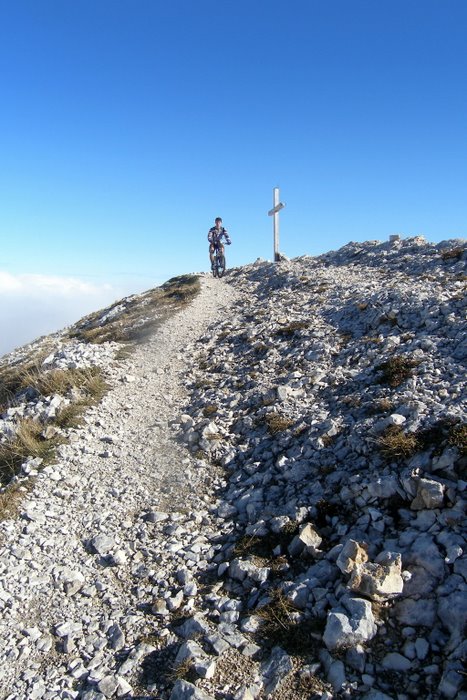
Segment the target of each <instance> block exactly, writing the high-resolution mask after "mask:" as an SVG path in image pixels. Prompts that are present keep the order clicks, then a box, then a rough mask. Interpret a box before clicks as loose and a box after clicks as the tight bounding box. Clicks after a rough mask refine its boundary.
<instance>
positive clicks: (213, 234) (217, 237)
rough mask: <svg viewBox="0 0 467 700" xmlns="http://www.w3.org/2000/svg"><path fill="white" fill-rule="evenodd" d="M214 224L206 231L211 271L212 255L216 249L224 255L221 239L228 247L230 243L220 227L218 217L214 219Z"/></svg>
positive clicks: (220, 221)
mask: <svg viewBox="0 0 467 700" xmlns="http://www.w3.org/2000/svg"><path fill="white" fill-rule="evenodd" d="M214 224H215V225H214V226H213V227H212V228H210V229H209V231H208V241H209V259H210V260H211V269H212V268H213V267H214V254H215V252H216V248H219V251H220V253H221V254H222V255H224V245H223V243H222V239H223V238H225V242H226V243H227V245H230V244H231V242H232V241H231V240H230V238H229V234H228V233H227V230H226V229H225V228H224V227H223V226H222V219H221V217H220V216H218V217H217V218H216V219H215V221H214Z"/></svg>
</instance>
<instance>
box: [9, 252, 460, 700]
mask: <svg viewBox="0 0 467 700" xmlns="http://www.w3.org/2000/svg"><path fill="white" fill-rule="evenodd" d="M465 261H466V253H465V246H464V244H463V243H462V242H461V241H448V242H445V243H442V244H439V245H438V246H433V245H430V244H427V243H426V242H425V241H424V240H423V239H421V238H416V239H408V240H404V241H392V242H391V243H386V244H380V243H377V242H369V243H365V244H349V245H348V246H345V247H344V248H342V249H341V250H339V251H337V252H332V253H329V254H327V255H324V256H320V257H319V258H310V257H302V258H298V259H295V260H292V261H282V262H281V263H276V264H270V263H265V262H261V261H257V263H255V264H253V265H250V266H247V267H243V268H240V269H237V270H232V271H230V272H229V274H228V275H227V276H226V277H225V278H224V279H223V280H210V279H209V278H202V280H201V292H200V294H199V295H198V296H197V297H196V298H195V299H194V300H193V301H191V303H190V306H188V307H186V308H185V309H183V310H182V311H180V312H178V314H177V315H176V316H175V317H173V318H169V319H167V320H166V321H165V323H164V324H163V325H162V326H161V327H160V328H159V329H158V330H157V331H156V332H155V333H154V334H153V335H152V337H151V339H150V341H149V343H147V344H145V345H142V346H140V347H138V349H137V350H136V351H135V353H134V354H133V355H132V356H131V357H130V358H129V359H127V360H125V361H120V362H119V363H117V364H115V365H113V366H112V365H110V364H109V360H108V358H109V357H110V356H112V354H113V353H114V352H115V349H116V347H118V344H117V343H114V344H112V343H104V344H103V345H99V346H89V345H85V343H84V341H85V340H86V339H85V338H83V337H81V338H80V339H78V340H75V345H74V346H73V351H74V352H77V349H76V348H77V347H78V348H80V350H79V352H81V353H85V352H87V353H89V356H90V358H92V357H94V358H95V359H89V360H88V362H89V363H91V364H93V363H98V362H99V361H100V359H99V358H102V357H104V361H103V363H102V362H101V364H103V365H104V367H105V368H106V369H105V371H106V373H107V374H106V380H107V382H108V383H110V385H111V389H110V391H109V393H108V394H107V395H106V396H105V397H104V399H103V400H102V403H101V404H99V405H98V406H97V407H94V408H92V409H90V411H89V412H88V413H87V414H86V423H85V425H84V426H83V427H81V428H79V429H76V428H75V429H72V430H69V431H68V437H69V438H71V440H70V441H69V442H68V444H65V445H61V446H60V447H59V448H58V450H59V461H58V462H57V463H55V464H52V465H50V466H47V467H45V469H42V470H41V469H40V466H41V465H40V464H39V463H38V460H36V462H34V463H31V461H30V460H29V462H28V461H27V462H26V464H25V465H23V473H24V470H26V472H29V473H30V474H31V473H32V474H33V475H34V474H35V472H36V471H37V472H38V473H37V476H36V481H35V486H34V489H33V490H32V491H30V492H29V493H28V494H27V497H26V500H24V501H23V502H22V504H21V505H20V506H19V511H20V515H19V517H18V518H17V519H15V520H5V521H4V522H3V523H2V524H1V527H0V537H1V538H2V541H3V546H2V548H1V550H0V574H1V579H2V583H1V584H0V608H2V621H1V623H0V626H1V628H2V629H1V632H2V633H1V635H0V638H1V639H2V642H1V646H0V655H1V659H2V664H1V671H0V679H1V680H0V683H2V684H3V685H2V686H1V687H2V689H3V693H4V695H3V697H5V698H11V700H13V698H24V697H27V698H50V699H51V698H87V699H91V698H104V697H133V698H144V697H159V698H171V700H180V699H182V698H200V700H202V699H204V700H207V699H209V698H215V699H216V700H220V699H222V698H225V699H226V700H227V699H229V698H235V699H236V700H251V699H262V698H271V699H272V700H274V699H275V700H279V699H284V700H286V699H287V698H294V699H296V700H301V699H302V698H303V699H305V698H323V699H324V698H328V699H330V698H338V697H362V698H368V700H384V699H385V698H397V699H398V700H404V699H405V698H412V697H423V698H433V699H435V698H466V697H467V692H466V691H465V688H464V686H463V681H464V679H465V669H464V668H463V660H464V658H465V652H466V645H465V641H464V633H465V611H466V609H467V605H466V597H467V594H466V578H467V569H466V555H465V514H464V511H465V485H466V480H465V479H466V477H465V468H466V464H467V454H466V442H467V441H466V437H467V421H466V404H465V400H466V380H465V360H466V356H467V341H466V334H465V330H466V329H465V296H464V293H465V281H466V275H465ZM116 314H117V315H118V312H116ZM94 321H96V319H94ZM94 325H95V327H98V326H99V323H98V322H95V323H94ZM61 352H62V354H64V355H65V357H66V356H67V352H71V348H70V347H69V348H68V349H63V348H62V350H61ZM53 357H55V356H53ZM46 359H47V358H46ZM62 359H63V358H62ZM47 361H48V362H49V364H50V363H53V362H54V361H55V360H54V359H53V358H52V359H50V357H49V358H48V360H47ZM23 398H24V397H23ZM28 398H29V399H30V401H29V403H25V402H24V400H22V399H21V396H20V397H19V398H18V397H17V400H16V404H17V405H16V406H14V407H10V409H9V410H8V411H7V412H5V413H4V414H3V416H2V418H3V421H4V423H3V426H4V432H5V437H8V436H7V435H6V433H7V431H8V430H9V431H10V433H11V432H13V433H14V430H15V427H14V422H15V416H16V415H17V413H18V412H19V413H20V414H21V415H30V416H33V417H34V415H35V411H36V408H37V405H38V403H40V401H38V400H36V401H35V400H34V398H31V397H28ZM36 398H37V397H36ZM41 400H42V403H43V404H44V403H45V405H46V409H47V410H53V407H52V409H50V406H51V405H52V404H53V402H54V400H55V403H57V401H59V399H58V398H56V397H47V398H46V399H41ZM62 400H63V399H62ZM47 401H48V402H49V403H47ZM25 406H29V407H26V408H25ZM47 407H49V408H47ZM43 409H44V406H42V407H39V408H37V411H39V410H43ZM15 411H16V414H15ZM28 411H29V413H28ZM21 412H22V413H21ZM25 412H26V413H25ZM10 439H11V435H10ZM22 478H23V477H22V476H19V477H16V479H15V480H14V481H15V484H16V486H17V488H18V484H19V488H26V484H27V483H28V482H23V481H22ZM10 488H11V487H10Z"/></svg>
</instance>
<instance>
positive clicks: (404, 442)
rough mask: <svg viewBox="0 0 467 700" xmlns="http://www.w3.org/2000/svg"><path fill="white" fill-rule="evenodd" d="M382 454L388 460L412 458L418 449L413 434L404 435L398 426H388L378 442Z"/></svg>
mask: <svg viewBox="0 0 467 700" xmlns="http://www.w3.org/2000/svg"><path fill="white" fill-rule="evenodd" d="M378 445H379V448H380V450H381V452H382V454H383V455H384V456H385V457H387V458H388V459H400V458H405V459H407V458H408V457H412V456H413V455H414V454H415V453H416V452H417V451H418V450H419V449H420V441H419V439H418V437H417V435H416V434H415V433H408V434H406V433H404V431H403V430H402V428H401V427H400V426H398V425H391V426H389V427H388V428H387V429H386V430H385V431H384V433H383V434H382V435H381V436H380V438H379V440H378Z"/></svg>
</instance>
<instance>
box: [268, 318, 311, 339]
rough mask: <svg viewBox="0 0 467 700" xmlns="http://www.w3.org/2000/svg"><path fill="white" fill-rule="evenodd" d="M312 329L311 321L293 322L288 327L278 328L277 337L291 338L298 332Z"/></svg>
mask: <svg viewBox="0 0 467 700" xmlns="http://www.w3.org/2000/svg"><path fill="white" fill-rule="evenodd" d="M309 327H310V323H309V321H291V322H290V323H288V324H287V325H286V326H282V327H281V328H278V329H277V331H276V335H279V336H285V337H290V336H291V335H293V334H294V333H296V332H297V331H302V330H305V329H307V328H309Z"/></svg>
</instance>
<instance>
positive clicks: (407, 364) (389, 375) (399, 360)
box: [376, 355, 420, 387]
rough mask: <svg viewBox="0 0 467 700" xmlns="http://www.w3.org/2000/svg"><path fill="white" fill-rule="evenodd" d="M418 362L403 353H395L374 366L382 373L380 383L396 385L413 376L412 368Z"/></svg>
mask: <svg viewBox="0 0 467 700" xmlns="http://www.w3.org/2000/svg"><path fill="white" fill-rule="evenodd" d="M419 364H420V362H419V361H418V360H414V359H413V358H411V357H406V356H404V355H395V356H394V357H391V358H390V359H389V360H387V361H386V362H383V363H381V364H380V365H378V366H377V367H376V370H377V371H379V372H381V373H382V376H381V383H382V384H389V386H390V387H397V386H400V385H401V384H403V383H404V382H405V381H406V380H407V379H410V377H412V376H413V370H414V368H415V367H417V366H418V365H419Z"/></svg>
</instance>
